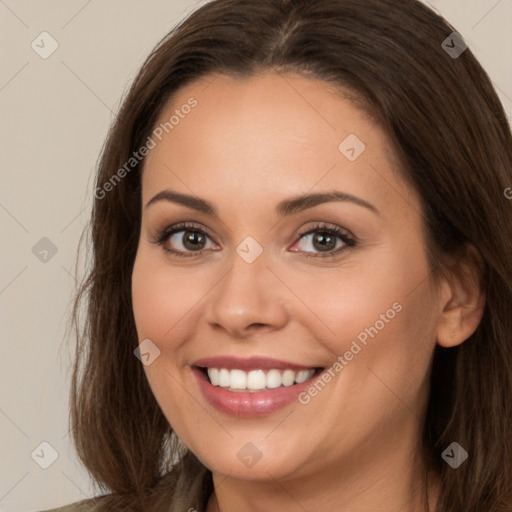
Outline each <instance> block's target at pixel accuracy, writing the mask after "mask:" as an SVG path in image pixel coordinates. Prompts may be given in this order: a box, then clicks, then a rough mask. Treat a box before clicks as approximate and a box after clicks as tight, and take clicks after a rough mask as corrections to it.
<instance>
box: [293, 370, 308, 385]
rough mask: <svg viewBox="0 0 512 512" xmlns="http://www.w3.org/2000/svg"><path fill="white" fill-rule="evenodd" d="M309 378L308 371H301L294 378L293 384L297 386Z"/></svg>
mask: <svg viewBox="0 0 512 512" xmlns="http://www.w3.org/2000/svg"><path fill="white" fill-rule="evenodd" d="M309 377H310V375H309V370H301V371H300V372H297V375H296V377H295V382H296V383H297V384H300V383H301V382H304V381H305V380H308V379H309Z"/></svg>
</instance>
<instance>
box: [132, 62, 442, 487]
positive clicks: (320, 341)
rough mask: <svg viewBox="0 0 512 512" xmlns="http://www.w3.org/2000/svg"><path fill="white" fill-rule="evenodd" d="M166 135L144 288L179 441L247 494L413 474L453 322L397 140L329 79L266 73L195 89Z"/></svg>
mask: <svg viewBox="0 0 512 512" xmlns="http://www.w3.org/2000/svg"><path fill="white" fill-rule="evenodd" d="M172 116H174V117H173V118H172ZM171 118H172V121H170V120H171ZM166 122H167V125H166V128H165V129H162V128H160V130H158V131H155V132H154V135H153V136H152V141H153V142H152V143H150V144H149V146H151V147H152V149H151V150H150V153H149V155H148V156H147V159H146V161H145V167H144V172H143V176H142V225H141V234H140V241H139V246H138V252H137V257H136V261H135V266H134V269H133V283H132V290H133V307H134V314H135V320H136V326H137V332H138V337H139V342H143V340H150V341H145V342H144V345H143V350H142V352H143V353H145V354H149V355H145V356H144V357H143V358H145V359H146V365H145V366H144V369H145V371H146V375H147V378H148V380H149V383H150V385H151V389H152V391H153V393H154V395H155V397H156V399H157V401H158V403H159V405H160V407H161V408H162V411H163V412H164V414H165V416H166V417H167V419H168V420H169V422H170V424H171V425H172V427H173V429H174V430H175V432H176V433H177V434H178V436H179V437H180V438H181V439H182V441H183V442H184V443H185V444H186V445H187V446H188V447H189V448H190V450H192V451H193V452H194V453H195V454H196V455H197V456H198V457H199V459H200V460H201V461H202V462H203V463H204V464H205V465H206V466H207V467H209V468H210V469H211V470H213V471H214V472H215V473H221V474H225V475H231V477H234V478H242V479H254V480H267V479H270V478H272V479H278V478H280V479H286V478H292V477H293V478H299V477H305V476H307V475H309V474H316V475H319V474H322V473H325V474H332V472H331V470H332V468H334V467H336V476H337V477H340V476H341V474H342V473H343V472H344V471H347V474H346V476H347V478H355V472H356V468H357V469H358V470H361V471H364V470H365V468H367V467H368V466H369V464H372V465H373V464H381V465H384V464H389V463H390V460H391V461H394V462H397V461H402V462H403V461H412V459H413V457H414V456H415V454H416V449H417V447H418V442H419V433H420V429H421V425H422V422H421V419H420V418H421V414H422V409H423V407H424V405H425V403H426V400H427V397H428V376H429V363H430V360H431V355H432V352H433V349H434V347H435V343H436V328H437V325H438V319H439V315H440V312H441V310H442V307H441V304H440V302H439V300H438V299H437V298H436V294H435V293H434V288H433V286H432V276H431V275H430V273H429V267H428V265H427V260H426V245H425V240H424V236H423V231H422V216H421V208H420V204H419V198H418V196H417V194H416V193H415V192H414V191H413V190H412V189H411V188H410V187H408V186H407V185H406V184H405V183H404V182H402V181H400V180H399V178H398V176H397V167H396V164H394V163H393V161H392V147H391V143H390V141H389V140H388V138H387V137H386V136H385V134H384V132H383V131H382V129H381V128H380V127H379V126H378V125H376V124H375V123H374V122H373V121H371V120H370V119H369V118H368V117H366V116H365V115H364V114H363V113H362V112H361V111H360V110H358V109H356V108H355V107H354V106H352V104H351V103H349V102H348V101H347V100H345V99H343V98H342V97H341V95H339V94H335V93H334V91H333V89H332V88H329V86H328V85H327V84H326V83H324V82H322V81H316V80H310V79H306V78H303V77H301V76H299V75H295V74H283V75H279V74H275V73H271V72H269V73H266V74H260V75H257V76H254V77H251V78H246V79H240V78H231V77H227V76H216V77H215V79H213V77H209V79H208V80H202V81H199V82H194V83H193V84H191V85H188V86H186V87H185V88H183V89H181V90H180V92H179V94H178V95H177V96H176V97H175V98H174V99H173V101H172V102H171V103H169V104H168V105H167V106H166V108H165V109H164V111H163V112H162V113H161V115H160V118H159V120H158V122H157V124H156V125H155V128H157V127H158V126H159V125H160V124H161V123H166ZM166 132H168V133H166ZM155 134H157V136H155ZM162 134H163V135H162ZM160 139H161V140H160ZM363 144H364V146H363ZM176 194H180V196H177V195H176ZM324 194H325V196H324ZM327 194H329V196H327ZM185 196H186V200H182V199H183V198H184V197H185ZM177 198H178V199H179V198H181V199H179V200H178V199H177ZM206 203H208V205H206ZM182 223H185V224H186V225H187V226H185V227H183V226H179V225H180V224H182ZM190 224H192V226H189V225H190ZM177 225H178V227H177V228H176V230H175V233H170V230H171V229H172V228H173V227H174V226H177ZM333 230H334V231H333ZM158 241H159V242H158ZM171 251H176V252H177V253H178V254H175V253H173V252H171ZM158 350H159V351H160V352H159V353H158ZM207 368H210V370H209V373H210V378H208V377H207V376H206V373H207V371H208V370H207ZM319 369H323V371H322V370H319ZM313 371H315V373H314V374H313V375H312V376H311V374H312V373H313ZM210 379H211V381H212V382H213V384H212V383H211V382H210ZM304 379H306V380H305V381H304ZM301 381H303V382H301ZM214 384H217V385H214ZM247 386H249V388H250V389H244V387H247ZM354 464H355V465H356V466H354ZM391 467H393V466H391ZM329 472H331V473H329Z"/></svg>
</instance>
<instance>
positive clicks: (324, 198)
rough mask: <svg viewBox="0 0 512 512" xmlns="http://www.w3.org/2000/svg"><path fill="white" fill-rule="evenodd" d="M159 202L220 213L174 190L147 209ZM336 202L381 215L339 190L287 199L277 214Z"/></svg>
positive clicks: (278, 208) (204, 201) (150, 203)
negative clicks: (347, 203)
mask: <svg viewBox="0 0 512 512" xmlns="http://www.w3.org/2000/svg"><path fill="white" fill-rule="evenodd" d="M159 201H170V202H173V203H177V204H181V205H183V206H186V207H187V208H191V209H194V210H197V211H200V212H203V213H206V214H207V215H212V216H218V212H217V209H216V208H215V206H213V204H211V203H209V202H208V201H206V200H205V199H201V198H199V197H194V196H190V195H187V194H181V193H179V192H174V191H172V190H163V191H162V192H159V193H158V194H156V196H154V197H153V198H152V199H150V200H149V201H148V203H147V204H146V208H147V207H148V206H150V205H152V204H154V203H156V202H159ZM336 201H338V202H341V201H343V202H349V203H353V204H355V205H358V206H362V207H364V208H367V209H368V210H370V211H371V212H373V213H375V214H376V215H380V212H379V210H378V209H377V208H376V207H375V206H374V205H372V204H371V203H369V202H368V201H365V200H364V199H361V198H359V197H356V196H353V195H351V194H347V193H345V192H339V191H337V190H333V191H330V192H322V193H317V194H308V195H303V196H296V197H292V198H290V199H285V200H284V201H281V202H280V203H279V204H278V205H277V207H276V213H277V215H279V216H280V217H286V216H289V215H293V214H296V213H300V212H302V211H304V210H307V209H309V208H313V207H314V206H318V205H320V204H323V203H331V202H336Z"/></svg>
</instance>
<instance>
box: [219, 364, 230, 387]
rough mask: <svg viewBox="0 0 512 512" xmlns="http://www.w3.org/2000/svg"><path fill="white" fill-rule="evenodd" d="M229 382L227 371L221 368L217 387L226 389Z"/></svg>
mask: <svg viewBox="0 0 512 512" xmlns="http://www.w3.org/2000/svg"><path fill="white" fill-rule="evenodd" d="M230 382H231V379H230V378H229V370H226V369H225V368H223V369H222V370H220V371H219V384H218V385H219V386H221V387H223V388H228V387H229V383H230Z"/></svg>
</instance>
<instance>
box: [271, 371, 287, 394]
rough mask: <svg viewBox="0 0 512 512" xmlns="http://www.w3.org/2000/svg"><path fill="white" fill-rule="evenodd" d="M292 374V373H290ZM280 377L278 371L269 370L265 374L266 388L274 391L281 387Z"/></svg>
mask: <svg viewBox="0 0 512 512" xmlns="http://www.w3.org/2000/svg"><path fill="white" fill-rule="evenodd" d="M292 373H293V372H292ZM281 384H282V377H281V372H280V371H279V370H269V372H268V373H267V388H270V389H274V388H279V387H281Z"/></svg>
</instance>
